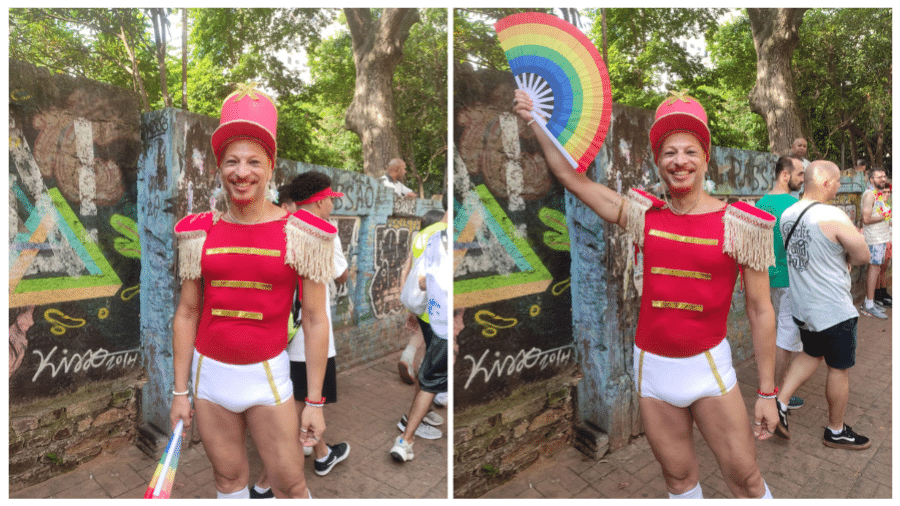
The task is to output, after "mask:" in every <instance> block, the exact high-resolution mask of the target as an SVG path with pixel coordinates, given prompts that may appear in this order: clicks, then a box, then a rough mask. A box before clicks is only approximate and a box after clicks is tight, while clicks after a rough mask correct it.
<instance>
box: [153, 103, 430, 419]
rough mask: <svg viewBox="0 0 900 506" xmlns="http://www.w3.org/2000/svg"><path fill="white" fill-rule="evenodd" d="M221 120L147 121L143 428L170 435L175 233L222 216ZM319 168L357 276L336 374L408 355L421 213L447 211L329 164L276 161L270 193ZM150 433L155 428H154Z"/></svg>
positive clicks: (340, 327)
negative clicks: (407, 287)
mask: <svg viewBox="0 0 900 506" xmlns="http://www.w3.org/2000/svg"><path fill="white" fill-rule="evenodd" d="M217 126H218V120H217V119H214V118H209V117H205V116H200V115H197V114H193V113H189V112H185V111H181V110H178V109H164V110H160V111H153V112H151V113H148V114H145V115H144V116H143V142H144V147H145V149H144V152H143V154H142V156H141V159H140V169H139V177H138V196H139V202H140V205H139V207H138V230H139V232H140V234H141V241H142V244H143V247H144V251H145V262H144V267H143V270H142V282H143V284H144V285H145V286H148V287H152V288H148V289H147V290H145V292H144V293H142V294H141V297H142V299H141V308H142V311H141V334H142V339H143V346H144V349H145V350H146V364H147V376H148V384H147V387H146V388H145V389H144V392H143V394H144V397H143V404H142V406H143V412H142V414H143V421H144V422H146V423H148V424H150V425H152V426H153V427H155V428H156V429H160V430H162V431H163V432H167V431H168V427H169V422H168V412H169V407H170V404H169V403H170V401H171V395H170V392H171V390H172V383H171V382H172V358H171V342H172V334H171V332H172V315H173V314H174V310H175V307H176V306H177V303H178V292H179V290H180V281H179V280H178V278H177V275H176V274H177V269H176V261H177V260H176V255H175V250H176V243H175V237H174V234H173V233H172V229H173V227H174V226H175V223H177V221H178V220H179V219H181V218H182V217H184V216H186V215H188V214H191V213H200V212H205V211H208V210H210V209H212V208H218V209H224V208H223V207H222V206H223V205H224V202H223V199H225V198H227V197H226V195H225V194H224V193H223V192H222V191H221V189H219V188H218V187H219V183H218V176H217V175H216V170H215V169H216V167H215V156H214V154H213V153H212V148H211V146H210V142H209V139H210V137H211V136H212V132H213V131H214V130H215V128H216V127H217ZM313 169H315V170H318V171H321V172H324V173H326V174H328V175H329V176H330V177H331V178H332V187H333V188H334V189H335V190H337V191H340V192H343V193H344V194H345V196H344V197H342V198H341V199H338V200H337V201H336V202H335V207H334V212H333V215H332V218H333V221H334V222H335V224H336V225H337V227H338V230H339V233H340V236H341V242H342V245H343V248H344V253H345V255H346V257H347V260H348V262H349V263H350V270H351V274H350V279H349V280H348V282H347V283H346V284H345V285H344V286H342V287H341V288H340V290H338V291H337V292H336V293H335V294H334V299H333V301H332V318H333V324H334V329H335V332H334V333H335V347H336V348H337V352H338V355H337V366H338V370H339V371H340V370H344V369H346V368H349V367H352V366H354V365H358V364H361V363H365V362H367V361H369V360H372V359H375V358H380V357H383V356H384V355H386V354H388V353H391V352H394V351H397V350H398V349H400V348H402V347H403V346H404V345H405V344H406V341H407V339H408V337H409V336H408V335H407V334H405V333H404V332H403V331H402V330H398V329H402V328H403V324H404V322H405V319H406V311H405V309H404V308H403V306H402V305H401V304H400V302H399V296H400V289H401V285H400V273H401V270H402V267H403V263H404V262H405V260H406V254H407V252H408V251H409V250H410V244H411V241H412V238H413V236H414V235H415V232H416V231H418V230H419V228H420V219H419V218H418V217H419V216H421V215H424V214H425V212H426V211H427V210H429V209H433V208H439V207H440V204H439V203H437V202H435V201H432V200H421V199H416V200H401V199H395V196H394V193H393V191H391V190H388V189H387V188H385V187H384V186H383V185H382V184H381V183H380V182H379V181H378V180H377V179H373V178H370V177H368V176H365V175H362V174H358V173H354V172H348V171H343V170H338V169H333V168H330V167H321V166H315V165H310V164H304V163H300V162H294V161H290V160H284V159H278V160H277V161H276V165H275V173H274V176H273V179H272V183H271V188H270V189H271V190H272V192H273V196H274V192H275V189H276V188H277V187H278V186H279V185H281V184H284V183H286V182H287V181H289V180H290V179H291V178H293V177H294V175H296V174H299V173H301V172H304V171H308V170H313ZM148 430H150V429H148Z"/></svg>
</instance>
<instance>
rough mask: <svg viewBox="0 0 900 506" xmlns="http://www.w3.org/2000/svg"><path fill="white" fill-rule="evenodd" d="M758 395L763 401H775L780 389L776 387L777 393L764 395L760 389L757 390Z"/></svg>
mask: <svg viewBox="0 0 900 506" xmlns="http://www.w3.org/2000/svg"><path fill="white" fill-rule="evenodd" d="M756 394H757V395H759V396H760V397H761V398H763V399H774V398H775V396H776V395H778V387H775V391H774V392H773V393H771V394H767V393H763V392H762V391H761V390H760V389H758V388H757V389H756Z"/></svg>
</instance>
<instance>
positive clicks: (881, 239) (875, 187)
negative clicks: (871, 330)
mask: <svg viewBox="0 0 900 506" xmlns="http://www.w3.org/2000/svg"><path fill="white" fill-rule="evenodd" d="M886 187H887V175H886V174H885V172H884V169H882V168H880V167H874V168H872V170H870V171H869V188H868V189H867V190H866V191H865V192H864V193H863V195H862V202H861V203H860V208H861V214H862V222H863V235H864V236H865V238H866V244H867V245H868V246H869V253H870V254H871V256H872V260H871V261H870V262H869V272H868V273H867V275H866V300H865V302H864V303H863V306H862V307H861V308H860V309H861V310H862V313H863V314H864V315H866V316H873V317H875V318H881V319H882V320H884V319H887V315H886V314H885V313H884V310H882V309H881V308H879V307H878V306H876V305H875V286H876V284H877V283H878V277H879V275H881V266H882V265H883V264H884V257H885V252H886V251H887V243H888V242H890V240H891V227H890V224H889V223H888V220H889V219H890V218H889V216H890V208H889V207H887V206H886V203H885V202H883V199H879V194H880V193H881V192H882V191H883V190H884V189H885V188H886Z"/></svg>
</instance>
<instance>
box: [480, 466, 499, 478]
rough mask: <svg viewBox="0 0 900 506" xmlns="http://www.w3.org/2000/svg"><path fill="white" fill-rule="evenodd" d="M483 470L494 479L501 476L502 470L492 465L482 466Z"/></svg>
mask: <svg viewBox="0 0 900 506" xmlns="http://www.w3.org/2000/svg"><path fill="white" fill-rule="evenodd" d="M481 468H482V469H484V470H485V472H487V473H488V474H489V475H490V476H491V477H492V478H493V477H495V476H497V475H499V474H500V470H499V469H497V468H496V467H495V466H493V465H491V464H485V465H483V466H481Z"/></svg>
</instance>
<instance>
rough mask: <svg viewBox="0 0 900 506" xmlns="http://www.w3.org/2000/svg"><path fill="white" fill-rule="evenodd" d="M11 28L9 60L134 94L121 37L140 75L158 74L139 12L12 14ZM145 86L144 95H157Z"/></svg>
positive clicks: (148, 27)
mask: <svg viewBox="0 0 900 506" xmlns="http://www.w3.org/2000/svg"><path fill="white" fill-rule="evenodd" d="M9 23H10V36H9V43H10V46H9V55H10V57H11V58H16V59H19V60H23V61H27V62H30V63H33V64H35V65H38V66H42V67H47V68H49V69H51V70H54V71H57V72H64V73H67V74H70V75H75V76H81V77H86V78H88V79H94V80H97V81H102V82H106V83H109V84H113V85H116V86H120V87H123V88H131V89H135V86H134V82H133V79H132V75H131V60H130V57H129V56H128V54H127V52H126V49H125V45H124V44H123V42H122V39H121V38H120V37H121V36H122V34H124V37H125V38H126V40H127V41H128V43H129V46H130V47H131V49H132V50H133V51H134V52H135V53H136V57H137V59H138V62H139V68H140V71H141V73H152V72H156V70H155V68H156V60H155V57H154V55H153V54H152V53H151V52H150V51H149V48H151V47H152V46H153V39H152V33H153V28H152V25H151V24H150V20H149V19H148V18H147V17H146V16H145V15H144V13H143V12H141V11H140V10H138V9H10V11H9ZM156 75H158V74H156ZM148 81H152V79H149V80H148V79H145V85H146V86H147V88H148V89H147V91H148V93H151V97H152V96H153V95H152V92H153V91H155V92H156V94H157V95H158V94H159V84H158V82H157V83H156V85H155V88H154V87H153V83H151V82H148ZM157 81H158V79H157Z"/></svg>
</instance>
